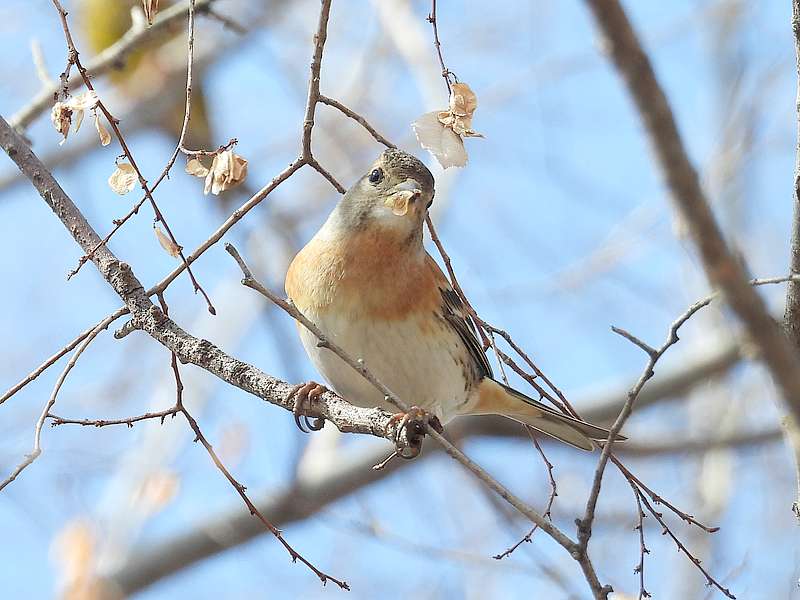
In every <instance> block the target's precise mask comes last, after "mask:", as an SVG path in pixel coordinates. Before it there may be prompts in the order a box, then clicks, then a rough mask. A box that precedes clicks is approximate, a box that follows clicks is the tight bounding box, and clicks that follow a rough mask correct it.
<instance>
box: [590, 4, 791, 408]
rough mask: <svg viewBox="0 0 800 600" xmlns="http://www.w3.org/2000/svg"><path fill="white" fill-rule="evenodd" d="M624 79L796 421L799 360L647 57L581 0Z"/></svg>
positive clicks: (708, 258) (705, 258)
mask: <svg viewBox="0 0 800 600" xmlns="http://www.w3.org/2000/svg"><path fill="white" fill-rule="evenodd" d="M586 3H587V5H588V6H589V8H590V9H591V11H592V13H593V15H594V17H595V20H596V21H597V25H598V27H599V29H600V31H601V33H602V35H603V38H604V41H605V47H607V48H608V52H609V54H610V56H611V59H612V61H613V63H614V65H615V66H616V68H617V70H618V71H619V73H620V75H621V76H622V78H623V79H624V81H625V83H626V85H627V87H628V92H629V93H630V95H631V98H632V99H633V101H634V103H635V104H636V107H637V109H638V112H639V115H640V117H641V118H642V121H643V123H644V126H645V129H646V130H647V133H648V139H649V141H650V144H651V146H652V148H653V151H654V153H655V155H656V158H657V161H658V164H659V166H660V167H661V171H662V173H663V175H664V178H665V179H666V183H667V185H668V187H669V189H670V192H671V193H672V198H673V200H674V202H675V207H676V209H677V211H678V212H679V214H680V215H681V217H682V218H683V220H684V221H685V222H686V225H687V226H688V229H689V234H690V236H691V238H692V241H693V242H694V244H695V246H696V248H697V250H698V252H699V254H700V258H701V260H702V262H703V267H704V268H705V271H706V275H707V277H708V279H709V281H710V282H711V284H712V286H713V287H715V288H718V289H720V290H721V291H722V292H723V293H724V294H725V297H726V299H727V301H728V302H729V303H730V305H731V307H732V308H733V310H734V312H735V313H736V314H737V315H738V317H739V318H740V319H741V321H742V323H743V324H744V326H745V328H746V330H747V333H748V335H749V336H750V338H751V339H752V341H753V343H754V344H755V346H756V347H757V348H758V350H759V353H760V355H761V358H762V360H763V361H764V363H765V364H766V366H767V368H768V369H769V370H770V372H771V374H772V376H773V378H774V379H775V382H776V384H777V386H778V388H779V389H780V391H781V395H782V396H783V398H784V400H785V402H786V404H787V406H788V407H789V409H790V411H791V413H792V415H793V417H794V419H795V421H799V420H800V358H798V355H797V353H796V352H795V350H794V348H793V347H792V346H791V344H790V343H789V340H788V339H787V338H786V336H785V335H784V334H783V332H782V331H781V328H780V327H779V326H778V324H777V323H776V322H775V321H774V320H773V319H772V317H771V316H770V315H769V313H768V312H767V310H766V307H765V306H764V302H763V301H762V299H761V297H760V296H759V295H758V293H757V292H756V291H755V290H754V289H753V288H752V287H751V286H750V284H749V283H748V280H747V277H746V275H745V271H744V269H743V267H742V265H741V264H739V262H738V261H737V260H736V259H735V258H734V257H733V254H732V253H731V251H730V249H729V247H728V245H727V243H726V241H725V239H724V238H723V236H722V232H721V231H720V228H719V226H718V224H717V222H716V220H715V218H714V215H713V214H712V212H711V207H710V205H709V202H708V199H707V198H706V195H705V192H704V191H703V189H702V188H701V186H700V180H699V178H698V175H697V171H696V170H695V169H694V167H693V165H692V163H691V162H690V160H689V157H688V155H687V152H686V149H685V147H684V144H683V140H682V139H681V136H680V133H679V132H678V127H677V125H676V123H675V117H674V115H673V113H672V109H671V107H670V105H669V102H668V101H667V98H666V95H665V94H664V91H663V90H662V88H661V86H660V84H659V82H658V80H657V79H656V76H655V72H654V71H653V67H652V65H651V63H650V60H649V58H648V56H647V55H646V54H645V52H644V50H643V49H642V46H641V44H640V42H639V39H638V38H637V36H636V33H635V32H634V31H633V28H632V27H631V24H630V22H629V21H628V17H627V16H626V14H625V11H624V10H623V8H622V7H621V6H620V4H619V2H618V0H586Z"/></svg>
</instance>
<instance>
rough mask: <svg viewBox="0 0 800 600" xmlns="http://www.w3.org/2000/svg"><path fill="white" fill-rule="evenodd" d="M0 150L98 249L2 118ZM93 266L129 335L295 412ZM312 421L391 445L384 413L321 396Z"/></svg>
mask: <svg viewBox="0 0 800 600" xmlns="http://www.w3.org/2000/svg"><path fill="white" fill-rule="evenodd" d="M0 147H2V148H3V149H4V150H5V151H6V153H7V154H8V155H9V157H11V159H12V160H13V161H14V162H15V163H16V164H17V166H18V167H19V168H20V170H21V171H22V172H23V173H24V174H25V176H26V177H28V178H29V179H30V181H31V183H32V184H33V185H34V187H35V188H36V189H37V191H38V192H39V194H40V195H41V196H42V198H43V199H44V200H45V202H47V204H48V206H50V208H51V209H52V210H53V212H54V213H55V214H56V215H57V216H58V217H59V219H61V222H62V223H63V224H64V226H65V227H66V228H67V230H68V231H69V232H70V234H71V235H72V237H73V238H74V239H75V241H76V242H77V243H78V244H79V245H80V246H81V248H82V249H83V250H84V252H88V250H90V249H92V248H93V247H95V246H97V243H98V242H99V241H100V238H99V236H98V235H97V233H96V232H95V231H94V229H93V228H92V227H91V225H90V224H89V223H88V222H87V221H86V219H85V218H84V216H83V215H82V214H81V212H80V211H79V210H78V208H77V207H76V206H75V204H74V203H73V202H72V200H71V199H70V198H69V196H67V194H66V193H65V192H64V190H63V189H61V186H59V184H58V183H57V182H56V181H55V179H54V178H53V176H52V175H51V174H50V173H49V172H48V171H47V169H45V167H44V165H42V163H41V162H40V161H39V159H38V158H37V157H36V155H35V154H34V153H33V152H32V151H31V149H30V147H29V146H28V145H27V144H26V143H25V141H24V140H23V139H22V138H21V137H20V136H19V135H18V134H17V133H16V132H14V130H13V129H12V128H11V126H10V125H9V124H8V123H7V122H6V121H5V120H4V119H3V118H2V117H0ZM92 262H93V263H94V264H95V266H96V267H97V269H98V271H99V272H100V274H101V275H102V276H103V278H104V279H105V280H106V281H107V282H108V283H109V284H110V285H111V287H112V288H113V289H114V291H115V292H116V293H117V294H118V295H119V296H120V298H121V299H122V300H123V302H124V303H125V305H126V307H127V309H128V311H129V312H130V314H131V316H132V320H131V325H130V326H129V327H128V330H130V329H141V330H143V331H145V332H146V333H148V334H149V335H150V336H152V337H153V338H154V339H155V340H156V341H158V342H159V343H161V344H162V345H164V346H165V347H166V348H167V349H168V350H170V351H172V352H174V353H175V354H176V355H177V356H178V358H179V359H180V360H181V361H182V362H184V363H192V364H195V365H197V366H199V367H201V368H203V369H205V370H207V371H209V372H210V373H212V374H214V375H216V376H217V377H219V378H220V379H223V380H224V381H226V382H228V383H230V384H231V385H234V386H236V387H238V388H240V389H242V390H244V391H246V392H249V393H251V394H254V395H255V396H258V397H259V398H262V399H263V400H266V401H267V402H270V403H272V404H275V405H277V406H280V407H282V408H284V409H286V410H292V409H293V408H294V400H287V397H288V395H289V392H290V390H291V389H292V386H291V385H289V384H288V383H286V382H283V381H281V380H279V379H276V378H274V377H271V376H270V375H267V374H266V373H264V372H262V371H261V370H259V369H257V368H255V367H253V366H252V365H249V364H247V363H245V362H242V361H240V360H238V359H236V358H234V357H232V356H229V355H228V354H226V353H225V352H223V351H222V350H220V349H219V348H217V347H216V346H214V345H213V344H211V343H210V342H208V341H206V340H202V339H199V338H196V337H194V336H192V335H190V334H189V333H187V332H186V331H184V330H183V329H181V328H180V327H179V326H178V325H177V324H175V323H174V322H173V321H172V320H171V319H169V318H168V317H166V316H165V315H164V313H163V312H162V310H161V309H160V308H158V307H157V306H155V305H154V304H153V303H152V302H151V301H150V299H149V297H148V292H149V291H148V292H146V291H145V290H144V288H143V287H142V284H141V283H140V282H139V280H138V279H137V278H136V276H135V275H134V274H133V271H132V270H131V268H130V266H128V265H127V264H125V263H124V262H121V261H120V260H119V259H117V257H116V256H114V254H113V253H112V252H111V251H110V250H109V249H108V248H106V247H105V246H101V247H99V248H98V249H97V250H96V252H95V253H94V255H93V256H92ZM314 416H320V417H324V418H325V419H327V420H329V421H331V422H332V423H333V424H334V425H336V426H337V427H338V428H339V429H340V430H341V431H344V432H352V433H366V434H370V435H375V436H377V437H382V438H383V437H385V438H387V439H392V440H393V439H394V438H393V435H392V431H391V428H389V431H388V432H387V431H386V430H385V429H386V426H387V424H388V422H389V417H390V415H389V413H387V412H386V411H383V410H380V409H363V408H358V407H355V406H352V405H351V404H348V403H347V402H345V401H344V400H342V399H341V398H339V397H338V396H336V395H334V394H332V393H327V394H325V395H323V396H322V397H321V398H320V401H319V403H315V415H314Z"/></svg>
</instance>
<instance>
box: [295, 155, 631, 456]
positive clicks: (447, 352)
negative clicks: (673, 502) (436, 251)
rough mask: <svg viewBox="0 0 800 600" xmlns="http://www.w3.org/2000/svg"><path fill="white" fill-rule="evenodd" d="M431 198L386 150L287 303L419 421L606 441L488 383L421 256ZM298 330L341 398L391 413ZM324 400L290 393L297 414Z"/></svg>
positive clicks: (415, 171)
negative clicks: (508, 426) (484, 419)
mask: <svg viewBox="0 0 800 600" xmlns="http://www.w3.org/2000/svg"><path fill="white" fill-rule="evenodd" d="M433 195H434V181H433V175H432V174H431V172H430V171H429V170H428V169H427V167H425V165H424V164H422V162H420V161H419V160H418V159H417V158H416V157H414V156H412V155H410V154H407V153H405V152H402V151H400V150H395V149H390V150H386V151H385V152H383V154H381V155H380V157H379V158H378V159H377V160H376V161H375V163H374V164H373V165H372V167H371V168H370V170H369V171H368V172H367V174H366V175H364V176H363V177H362V178H361V179H359V180H358V181H357V182H356V183H355V185H353V187H351V188H350V189H349V190H348V191H347V193H346V194H345V195H344V196H343V197H342V199H341V201H340V202H339V204H338V206H336V208H335V209H334V210H333V212H332V213H331V215H330V216H329V217H328V220H327V221H326V222H325V224H324V225H323V226H322V228H321V229H320V230H319V231H318V232H317V234H316V235H315V236H314V238H313V239H312V240H311V241H310V242H309V243H308V244H307V245H306V246H305V248H303V249H302V250H301V251H300V252H299V253H298V254H297V256H296V257H295V258H294V260H293V261H292V264H291V265H290V266H289V270H288V273H287V274H286V292H287V294H288V296H289V298H290V299H291V300H292V301H293V302H294V304H295V306H296V307H297V308H298V309H299V310H300V312H302V313H303V314H304V315H305V316H306V317H308V318H309V319H310V320H311V321H313V322H314V323H315V324H316V325H317V326H318V327H319V328H320V329H321V330H322V332H323V333H324V334H325V335H326V336H328V337H329V339H331V340H332V341H334V342H336V344H338V345H339V346H341V347H342V348H343V349H344V350H345V351H346V352H347V353H348V354H350V355H351V356H353V357H356V358H361V359H363V360H364V364H365V365H366V366H367V368H368V369H369V370H370V371H371V372H372V373H373V374H374V375H375V376H376V377H377V378H378V379H379V380H380V381H381V382H382V383H384V384H385V385H386V386H387V387H388V388H389V389H390V390H391V391H392V392H394V393H395V394H396V395H397V397H398V398H400V399H401V400H403V401H404V402H406V403H408V404H413V405H414V407H413V409H412V410H413V411H414V413H415V416H416V415H418V414H426V413H427V415H429V416H430V417H435V418H436V419H437V420H438V421H439V422H440V423H447V422H448V421H450V420H451V419H452V418H454V417H456V416H459V415H485V414H495V415H502V416H505V417H509V418H511V419H514V420H516V421H519V422H521V423H524V424H526V425H530V426H531V427H533V428H534V429H536V430H538V431H541V432H542V433H546V434H547V435H550V436H552V437H554V438H556V439H558V440H561V441H563V442H566V443H567V444H571V445H572V446H575V447H577V448H581V449H583V450H592V449H594V448H595V447H596V444H595V441H599V440H605V439H607V438H608V435H609V433H608V431H607V430H605V429H602V428H600V427H596V426H595V425H592V424H590V423H586V422H584V421H581V420H578V419H575V418H573V417H571V416H568V415H565V414H563V413H561V412H559V411H557V410H555V409H553V408H550V407H548V406H546V405H544V404H542V403H541V402H539V401H537V400H534V399H532V398H529V397H528V396H526V395H525V394H523V393H521V392H518V391H517V390H515V389H512V388H511V387H508V386H506V385H503V384H502V383H500V382H498V381H496V380H495V379H493V377H492V369H491V366H490V365H489V361H488V360H487V357H486V354H485V353H484V351H483V348H482V347H481V344H480V343H479V342H478V340H477V338H476V337H475V330H474V326H473V324H472V322H471V321H470V319H469V318H468V315H467V312H466V309H465V306H464V304H463V302H462V300H461V298H460V297H459V296H458V294H457V293H456V292H455V291H454V290H453V288H452V287H451V285H450V282H449V281H448V280H447V278H446V277H445V275H444V273H442V271H441V269H440V268H439V267H438V265H437V264H436V262H434V260H433V259H432V258H431V257H430V255H429V254H428V253H427V252H426V251H425V248H424V247H423V243H422V228H423V223H424V221H425V217H426V215H427V212H428V208H429V207H430V206H431V204H432V202H433ZM298 325H299V324H298ZM299 329H300V337H301V339H302V343H303V346H304V348H305V350H306V353H307V354H308V356H309V358H311V361H312V362H313V363H314V365H315V366H316V368H317V370H318V371H319V372H320V374H321V375H322V376H323V377H324V378H325V380H326V381H327V382H328V384H329V385H330V386H331V387H332V388H333V390H334V391H335V392H336V393H337V394H339V395H340V396H341V397H343V398H344V399H345V400H348V401H349V402H351V403H352V404H355V405H357V406H362V407H382V408H388V409H390V410H391V409H392V408H393V407H392V405H389V404H388V403H387V402H386V401H385V400H384V397H383V394H381V392H379V391H378V390H377V389H376V388H375V387H374V386H373V385H372V384H370V383H369V382H368V381H367V380H366V379H364V378H363V377H362V376H361V375H360V374H359V373H357V372H356V371H355V370H354V369H353V368H351V367H350V366H348V365H347V364H346V363H345V362H344V361H342V360H341V359H340V358H339V357H338V356H337V355H336V354H334V353H333V352H332V351H331V350H329V349H327V348H325V347H321V345H320V344H319V340H318V339H317V338H316V337H315V336H314V334H312V333H311V332H310V331H309V330H307V329H306V328H304V327H302V326H299ZM323 391H324V388H323V387H322V386H320V385H319V384H316V383H314V382H310V383H308V384H306V385H303V386H302V387H300V386H298V388H297V394H298V396H299V397H298V398H297V399H296V401H295V416H296V417H297V416H298V414H300V413H302V410H303V404H305V403H307V402H309V401H313V399H314V398H315V397H317V396H319V395H320V394H321V393H322V392H323ZM410 412H411V411H410ZM401 416H402V413H400V414H398V415H396V417H397V418H399V417H401ZM297 422H298V425H300V421H299V420H298V421H297ZM434 422H435V420H434ZM301 428H302V427H301ZM617 439H620V440H621V439H624V438H623V437H622V436H619V437H618V438H617Z"/></svg>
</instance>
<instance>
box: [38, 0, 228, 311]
mask: <svg viewBox="0 0 800 600" xmlns="http://www.w3.org/2000/svg"><path fill="white" fill-rule="evenodd" d="M51 1H52V3H53V6H55V7H56V10H57V11H58V14H59V17H60V19H61V27H62V29H63V30H64V39H65V41H66V43H67V52H68V58H67V67H66V69H64V73H63V74H62V81H63V82H64V83H63V87H64V91H65V92H66V88H67V83H66V82H67V81H68V77H69V71H70V67H71V66H72V65H75V68H77V69H78V72H79V73H80V75H81V77H82V78H83V82H84V84H85V85H86V87H87V89H89V90H92V91H94V86H93V85H92V82H91V79H89V76H88V74H87V71H86V69H85V68H84V66H83V64H82V63H81V60H80V55H79V53H78V50H77V48H76V46H75V42H74V41H73V39H72V33H71V32H70V29H69V23H68V22H67V11H66V10H64V7H63V6H61V2H60V1H59V0H51ZM194 4H195V0H190V3H189V22H190V25H191V27H192V28H193V27H194ZM192 31H193V30H192ZM193 39H194V38H193V35H190V36H189V47H190V50H191V48H192V44H193ZM189 64H190V67H189V73H190V74H191V60H190V61H189ZM190 96H191V86H190V85H187V103H189V101H190V99H191V98H190ZM97 108H99V109H100V111H101V112H102V113H103V115H104V116H105V118H106V120H107V121H108V124H109V126H110V127H111V129H112V130H113V131H114V135H115V137H116V138H117V141H118V142H119V145H120V146H121V148H122V152H123V153H124V155H125V158H126V159H127V160H128V162H129V163H130V165H131V167H133V170H134V171H135V172H136V176H137V178H138V179H139V185H140V186H141V188H142V190H143V191H144V194H145V196H146V197H147V200H148V201H149V202H150V206H151V207H152V208H153V213H154V215H155V220H156V221H157V222H160V223H161V224H162V225H163V226H164V230H165V231H166V233H167V235H168V236H169V238H170V241H171V242H172V243H173V244H174V247H175V248H177V252H178V256H180V258H181V260H182V261H183V265H184V267H185V268H186V274H187V275H188V276H189V279H190V281H191V282H192V286H193V287H194V291H195V293H198V292H199V293H200V294H201V295H202V296H203V298H204V299H205V301H206V306H207V308H208V312H210V313H211V314H212V315H214V314H216V312H217V311H216V309H214V305H213V304H212V303H211V298H209V297H208V294H207V293H206V291H205V290H204V289H203V287H202V286H201V285H200V283H199V282H198V281H197V279H196V278H195V276H194V273H192V269H191V267H189V263H188V262H186V256H185V255H184V253H183V247H182V246H181V245H180V244H179V243H178V240H176V239H175V235H174V234H173V233H172V229H171V228H170V226H169V223H167V220H166V218H164V215H163V214H162V212H161V209H160V208H159V207H158V204H157V203H156V200H155V198H154V197H153V194H152V191H151V189H150V187H149V185H148V183H147V180H146V179H145V178H144V175H143V174H142V172H141V170H140V169H139V165H138V164H137V163H136V160H135V159H134V158H133V153H132V152H131V150H130V148H129V147H128V144H127V142H126V141H125V138H124V136H123V135H122V131H121V130H120V128H119V121H118V119H116V118H115V117H114V116H113V115H112V114H111V112H110V111H109V110H108V108H107V107H106V105H105V104H104V103H103V102H102V101H101V100H99V99H98V102H97ZM187 122H188V114H187V115H185V118H184V128H185V127H186V123H187ZM182 135H183V134H182Z"/></svg>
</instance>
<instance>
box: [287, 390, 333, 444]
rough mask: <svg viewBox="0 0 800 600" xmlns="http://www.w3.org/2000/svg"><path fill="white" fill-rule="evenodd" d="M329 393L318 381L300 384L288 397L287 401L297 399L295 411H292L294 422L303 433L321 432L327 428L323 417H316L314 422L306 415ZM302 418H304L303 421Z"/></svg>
mask: <svg viewBox="0 0 800 600" xmlns="http://www.w3.org/2000/svg"><path fill="white" fill-rule="evenodd" d="M327 391H328V388H326V387H325V386H324V385H320V384H319V383H317V382H316V381H309V382H308V383H298V384H297V385H296V386H294V387H293V388H292V390H291V391H290V392H289V395H288V396H287V397H286V399H287V400H291V399H292V398H294V399H295V401H294V409H293V410H292V413H293V414H294V422H295V423H296V424H297V428H298V429H299V430H300V431H302V432H303V433H311V432H312V431H319V430H320V429H322V428H323V427H324V426H325V419H324V418H323V417H315V418H314V420H313V421H312V420H311V419H309V418H308V415H306V414H305V411H306V410H308V408H309V407H310V405H311V404H312V403H313V402H315V401H316V400H318V399H319V397H320V396H321V395H322V394H324V393H325V392H327ZM300 417H302V420H301V419H300Z"/></svg>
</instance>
